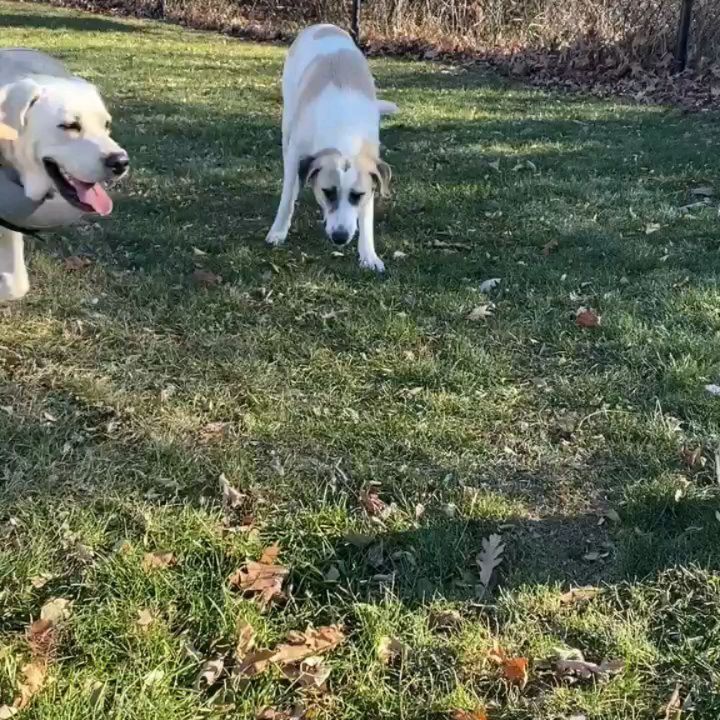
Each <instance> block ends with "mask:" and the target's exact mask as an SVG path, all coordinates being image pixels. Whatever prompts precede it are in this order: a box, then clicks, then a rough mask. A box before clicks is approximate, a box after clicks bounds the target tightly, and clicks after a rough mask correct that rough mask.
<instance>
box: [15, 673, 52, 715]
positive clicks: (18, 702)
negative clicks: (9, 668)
mask: <svg viewBox="0 0 720 720" xmlns="http://www.w3.org/2000/svg"><path fill="white" fill-rule="evenodd" d="M21 673H22V681H21V682H19V683H18V692H19V695H18V696H17V697H16V698H15V700H14V701H13V706H14V707H17V708H18V709H19V710H22V709H23V708H25V707H27V706H28V704H29V703H30V701H31V700H32V699H33V697H34V696H35V695H37V694H38V693H39V692H40V690H42V687H43V685H44V684H45V678H46V677H47V664H46V663H45V662H42V661H33V662H30V663H28V664H27V665H23V668H22V670H21Z"/></svg>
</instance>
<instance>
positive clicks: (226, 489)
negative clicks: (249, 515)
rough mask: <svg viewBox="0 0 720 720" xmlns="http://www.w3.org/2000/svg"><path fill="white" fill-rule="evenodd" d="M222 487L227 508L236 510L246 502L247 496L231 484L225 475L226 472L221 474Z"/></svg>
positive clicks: (224, 503)
mask: <svg viewBox="0 0 720 720" xmlns="http://www.w3.org/2000/svg"><path fill="white" fill-rule="evenodd" d="M220 487H221V488H222V494H223V505H225V507H226V508H229V509H231V510H234V509H235V508H238V507H242V506H243V505H244V504H245V500H246V498H247V496H246V495H244V494H243V493H241V492H239V491H238V490H236V489H235V488H234V487H232V485H230V483H229V482H228V480H227V478H226V477H225V473H221V474H220Z"/></svg>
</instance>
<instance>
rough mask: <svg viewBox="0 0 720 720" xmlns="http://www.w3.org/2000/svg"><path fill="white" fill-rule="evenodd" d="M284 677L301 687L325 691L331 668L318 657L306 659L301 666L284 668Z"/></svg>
mask: <svg viewBox="0 0 720 720" xmlns="http://www.w3.org/2000/svg"><path fill="white" fill-rule="evenodd" d="M282 672H283V675H285V677H286V678H287V679H288V680H291V681H292V682H293V683H296V684H298V685H300V687H310V688H317V689H318V690H324V688H325V683H326V681H327V679H328V677H329V676H330V668H329V667H327V666H326V665H325V663H324V662H323V659H322V658H321V657H318V656H313V657H309V658H306V659H305V660H303V661H302V662H301V663H300V664H299V665H288V666H287V667H283V668H282Z"/></svg>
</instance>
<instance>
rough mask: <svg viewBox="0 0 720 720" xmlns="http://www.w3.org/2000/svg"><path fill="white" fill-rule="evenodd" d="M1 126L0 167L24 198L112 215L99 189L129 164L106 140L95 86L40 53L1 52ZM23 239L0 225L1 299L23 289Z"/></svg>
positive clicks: (102, 110) (105, 116) (106, 126)
mask: <svg viewBox="0 0 720 720" xmlns="http://www.w3.org/2000/svg"><path fill="white" fill-rule="evenodd" d="M0 122H2V123H4V125H5V126H7V127H8V128H10V131H9V132H5V133H3V134H2V135H0V164H3V165H9V166H11V167H12V168H14V169H15V170H16V171H17V173H18V174H19V176H20V182H21V183H22V185H23V187H24V189H25V195H26V196H27V197H28V198H30V199H32V200H35V201H41V200H42V199H43V198H45V197H47V196H48V195H52V194H54V193H56V192H58V193H60V195H61V196H62V197H63V198H64V199H65V200H66V201H67V202H68V203H70V204H71V205H73V206H75V207H77V208H79V209H80V210H82V211H83V212H88V213H98V214H100V215H109V214H110V213H111V212H112V207H113V206H112V200H111V199H110V197H109V195H108V194H107V192H106V190H105V187H104V185H105V184H107V183H108V182H110V181H111V180H115V179H118V178H119V177H121V176H122V175H124V174H125V173H126V171H127V169H128V165H129V159H128V154H127V153H126V152H125V150H123V149H122V148H121V147H120V146H119V145H118V144H117V143H116V142H115V141H114V140H113V139H112V138H111V137H110V115H109V114H108V111H107V110H106V108H105V105H104V104H103V101H102V99H101V98H100V94H99V93H98V91H97V88H95V86H94V85H91V84H90V83H88V82H86V81H85V80H82V79H80V78H77V77H74V76H73V75H71V74H70V73H69V72H68V71H67V70H66V69H65V68H64V66H63V65H62V64H61V63H59V62H58V61H57V60H54V59H53V58H51V57H49V56H47V55H44V54H43V53H39V52H36V51H34V50H23V49H16V50H0ZM13 135H16V136H17V137H15V138H14V137H13ZM0 220H1V219H0ZM22 242H23V241H22V235H21V234H20V233H19V232H16V231H13V230H9V229H7V228H3V227H0V301H2V300H15V299H18V298H20V297H22V296H23V295H25V293H26V292H27V290H28V287H29V285H28V279H27V270H26V268H25V262H24V256H23V244H22Z"/></svg>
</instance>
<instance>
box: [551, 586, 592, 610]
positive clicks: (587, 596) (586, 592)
mask: <svg viewBox="0 0 720 720" xmlns="http://www.w3.org/2000/svg"><path fill="white" fill-rule="evenodd" d="M599 594H600V588H596V587H592V586H591V585H585V586H584V587H577V588H572V589H571V590H568V591H567V592H566V593H563V594H562V595H561V596H560V602H561V603H562V604H563V605H570V604H572V603H576V602H587V601H589V600H592V599H593V598H594V597H597V596H598V595H599Z"/></svg>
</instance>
